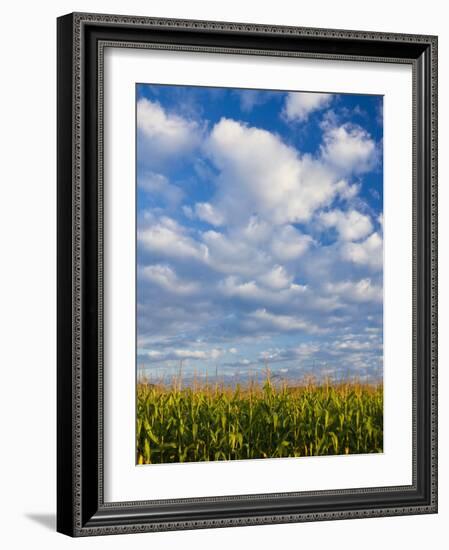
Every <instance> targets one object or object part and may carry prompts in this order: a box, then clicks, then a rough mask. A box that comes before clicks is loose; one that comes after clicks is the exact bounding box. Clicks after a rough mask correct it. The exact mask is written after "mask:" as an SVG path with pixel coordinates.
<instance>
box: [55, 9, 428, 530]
mask: <svg viewBox="0 0 449 550" xmlns="http://www.w3.org/2000/svg"><path fill="white" fill-rule="evenodd" d="M57 207H58V513H57V518H58V519H57V528H58V531H60V532H62V533H65V534H67V535H71V536H88V535H103V534H118V533H132V532H143V531H161V530H175V529H197V528H198V529H199V528H210V527H225V526H239V525H258V524H266V523H285V522H302V521H315V520H331V519H341V518H364V517H373V516H392V515H404V514H422V513H435V512H436V511H437V38H436V37H435V36H423V35H403V34H384V33H376V32H362V31H347V30H330V29H312V28H297V27H279V26H265V25H254V24H246V23H245V24H243V23H222V22H209V21H193V20H192V21H189V20H174V19H156V18H149V17H132V16H129V17H128V16H114V15H100V14H84V13H76V14H70V15H66V16H63V17H60V18H59V19H58V205H57Z"/></svg>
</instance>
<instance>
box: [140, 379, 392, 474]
mask: <svg viewBox="0 0 449 550" xmlns="http://www.w3.org/2000/svg"><path fill="white" fill-rule="evenodd" d="M136 436H137V437H136V442H137V463H138V464H160V463H173V462H199V461H214V460H242V459H250V458H274V457H300V456H317V455H338V454H354V453H377V452H382V449H383V389H382V386H381V385H369V384H358V383H340V384H334V385H332V384H330V383H324V384H315V383H307V384H303V385H301V386H296V387H288V386H286V385H284V386H281V387H277V386H275V385H273V384H272V383H271V381H270V379H269V378H267V379H266V380H265V382H264V383H263V384H254V383H251V384H249V385H248V386H247V387H240V386H237V387H236V388H234V389H231V388H227V387H224V386H219V385H218V384H217V385H204V386H200V387H193V388H181V387H180V386H179V385H176V384H173V385H172V386H164V385H152V384H146V383H139V384H138V386H137V434H136Z"/></svg>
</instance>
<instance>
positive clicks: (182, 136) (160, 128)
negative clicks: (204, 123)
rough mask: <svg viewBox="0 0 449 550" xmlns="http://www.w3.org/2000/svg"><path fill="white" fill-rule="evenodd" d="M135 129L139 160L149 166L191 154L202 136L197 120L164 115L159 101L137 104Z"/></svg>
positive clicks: (171, 114)
mask: <svg viewBox="0 0 449 550" xmlns="http://www.w3.org/2000/svg"><path fill="white" fill-rule="evenodd" d="M137 130H138V132H139V139H138V142H137V145H138V158H139V161H140V162H142V163H145V162H146V161H151V162H152V163H153V164H159V163H160V162H161V161H165V160H166V159H167V158H172V157H174V156H177V155H181V154H185V153H187V152H190V151H192V150H193V149H194V148H196V147H197V146H198V145H199V144H200V142H201V139H202V134H203V129H202V128H201V126H200V125H199V123H198V122H197V121H195V120H189V119H186V118H184V117H182V116H180V115H178V114H176V113H170V112H167V111H166V110H165V109H164V108H163V107H162V105H161V104H160V103H159V102H157V101H150V100H149V99H146V98H141V99H139V101H138V102H137Z"/></svg>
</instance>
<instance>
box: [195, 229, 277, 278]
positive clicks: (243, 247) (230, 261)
mask: <svg viewBox="0 0 449 550" xmlns="http://www.w3.org/2000/svg"><path fill="white" fill-rule="evenodd" d="M202 240H203V242H204V245H205V246H207V249H208V257H207V263H208V265H209V267H211V268H212V269H214V270H215V271H218V272H220V273H233V274H238V275H246V276H252V275H255V274H257V273H259V272H260V271H261V270H264V269H266V268H267V266H268V265H269V264H270V258H269V257H268V256H267V255H266V253H265V252H264V250H263V249H262V248H258V247H255V246H253V245H251V244H250V243H247V242H245V240H244V239H239V238H238V234H237V235H235V236H232V237H231V236H229V235H226V234H224V233H220V232H218V231H214V230H210V231H206V232H204V233H203V234H202Z"/></svg>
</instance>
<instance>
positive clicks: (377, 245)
mask: <svg viewBox="0 0 449 550" xmlns="http://www.w3.org/2000/svg"><path fill="white" fill-rule="evenodd" d="M341 253H342V257H343V259H345V260H348V261H350V262H353V263H355V264H358V265H364V266H368V267H370V268H372V269H375V270H377V269H379V270H380V269H382V266H383V242H382V237H381V236H380V235H379V233H377V232H374V233H372V234H371V235H370V236H369V237H368V238H367V239H365V240H364V241H362V242H360V243H346V244H345V245H344V246H343V247H342V250H341Z"/></svg>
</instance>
